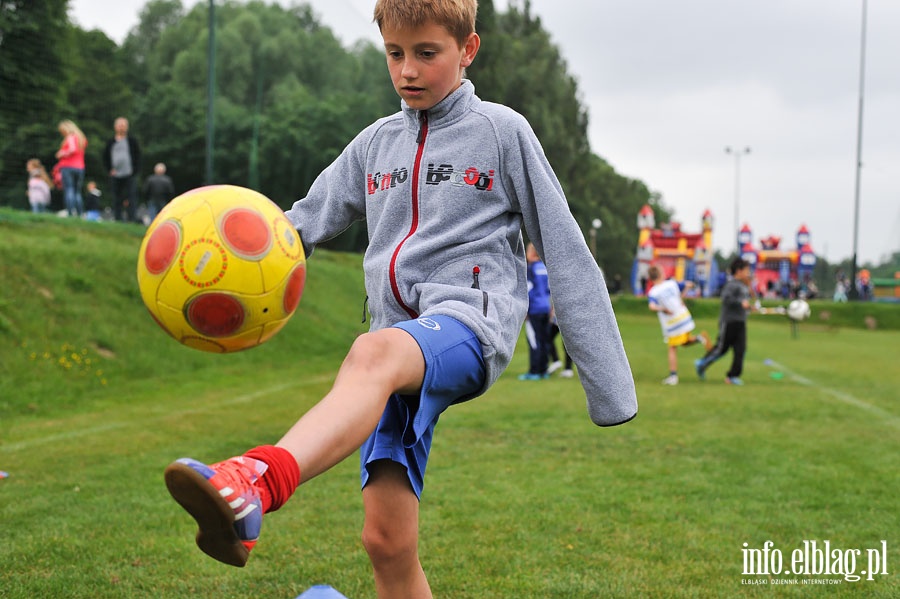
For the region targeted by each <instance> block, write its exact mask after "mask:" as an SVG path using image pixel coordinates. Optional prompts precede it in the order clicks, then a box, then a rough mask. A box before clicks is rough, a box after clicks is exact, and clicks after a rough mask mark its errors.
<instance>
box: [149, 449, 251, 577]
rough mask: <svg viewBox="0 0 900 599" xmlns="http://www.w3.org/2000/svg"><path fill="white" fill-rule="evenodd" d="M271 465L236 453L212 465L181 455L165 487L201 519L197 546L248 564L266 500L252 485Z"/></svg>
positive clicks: (218, 556) (171, 467)
mask: <svg viewBox="0 0 900 599" xmlns="http://www.w3.org/2000/svg"><path fill="white" fill-rule="evenodd" d="M267 468H268V466H266V464H265V463H263V462H260V461H259V460H254V459H252V458H247V457H243V456H242V457H236V458H231V459H230V460H226V461H224V462H219V463H218V464H213V465H211V466H207V465H206V464H203V463H202V462H198V461H197V460H193V459H191V458H181V459H180V460H177V461H175V462H172V463H171V464H169V466H168V467H167V468H166V473H165V477H166V487H167V488H168V489H169V493H170V494H171V495H172V497H173V498H174V499H175V501H177V502H178V503H179V504H180V505H181V507H183V508H184V509H185V510H187V512H188V513H189V514H190V515H191V517H193V518H194V520H196V521H197V526H198V527H199V530H198V531H197V546H198V547H200V549H201V550H202V551H203V552H204V553H205V554H207V555H209V556H210V557H213V558H215V559H217V560H219V561H220V562H223V563H226V564H229V565H232V566H238V567H243V566H244V564H246V563H247V558H249V557H250V550H251V549H253V547H254V545H256V540H257V539H258V538H259V532H260V529H261V528H262V516H263V514H262V503H261V502H260V499H259V493H258V492H257V490H256V488H255V487H254V486H253V483H255V482H256V481H257V480H259V477H260V476H262V475H263V473H264V472H265V471H266V469H267Z"/></svg>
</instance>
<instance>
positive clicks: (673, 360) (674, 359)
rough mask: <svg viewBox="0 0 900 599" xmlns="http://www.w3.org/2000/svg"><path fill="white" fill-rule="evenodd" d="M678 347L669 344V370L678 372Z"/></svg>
mask: <svg viewBox="0 0 900 599" xmlns="http://www.w3.org/2000/svg"><path fill="white" fill-rule="evenodd" d="M677 349H678V348H677V347H675V346H674V345H670V346H669V372H678V354H677V353H676V350H677Z"/></svg>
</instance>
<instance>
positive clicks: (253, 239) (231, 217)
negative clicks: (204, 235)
mask: <svg viewBox="0 0 900 599" xmlns="http://www.w3.org/2000/svg"><path fill="white" fill-rule="evenodd" d="M222 237H223V238H224V239H225V242H226V243H227V244H228V245H229V246H230V247H231V248H232V249H233V250H234V252H235V253H237V254H239V255H241V256H245V257H248V258H254V257H257V256H262V255H264V254H265V253H266V252H268V251H269V248H270V247H271V245H272V231H271V229H269V225H268V223H266V221H265V219H263V217H262V215H261V214H260V213H258V212H256V211H255V210H249V209H247V208H235V209H234V210H231V211H229V212H228V213H226V214H225V216H224V217H222Z"/></svg>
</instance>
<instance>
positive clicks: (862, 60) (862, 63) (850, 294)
mask: <svg viewBox="0 0 900 599" xmlns="http://www.w3.org/2000/svg"><path fill="white" fill-rule="evenodd" d="M866 3H867V0H862V34H861V35H860V49H859V109H858V111H857V119H856V184H855V185H854V190H853V261H852V262H851V263H850V289H849V290H847V299H849V300H851V301H853V300H858V299H859V289H857V287H856V266H857V263H856V255H857V248H858V245H859V188H860V180H861V178H862V133H863V92H864V91H865V87H866V84H865V81H866Z"/></svg>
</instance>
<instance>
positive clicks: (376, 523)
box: [166, 0, 637, 598]
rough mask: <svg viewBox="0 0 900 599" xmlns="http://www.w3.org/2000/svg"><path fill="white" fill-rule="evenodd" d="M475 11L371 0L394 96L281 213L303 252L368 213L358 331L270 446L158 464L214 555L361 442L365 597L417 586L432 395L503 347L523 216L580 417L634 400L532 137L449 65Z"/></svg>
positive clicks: (602, 296) (513, 302)
mask: <svg viewBox="0 0 900 599" xmlns="http://www.w3.org/2000/svg"><path fill="white" fill-rule="evenodd" d="M475 13H476V2H475V0H430V1H423V0H378V2H377V3H376V6H375V21H376V23H377V24H378V27H379V29H380V31H381V34H382V37H383V39H384V48H385V54H386V58H387V64H388V70H389V72H390V75H391V79H392V81H393V84H394V88H395V90H396V91H397V93H398V94H399V95H400V98H401V100H402V101H401V110H400V112H398V113H397V114H394V115H392V116H389V117H385V118H383V119H379V120H378V121H376V122H375V123H373V124H372V125H370V126H369V127H367V128H366V129H365V130H363V131H362V132H361V133H360V134H359V135H358V136H357V137H356V138H355V139H354V140H353V141H351V142H350V144H349V145H348V146H347V147H346V148H345V150H344V151H343V153H342V154H341V155H340V156H339V157H338V158H337V159H336V160H335V161H334V163H332V164H331V165H330V166H329V167H328V168H327V169H325V171H324V172H323V173H322V174H321V175H320V176H319V177H318V178H317V179H316V181H315V182H314V183H313V185H312V186H311V188H310V189H309V193H308V194H307V196H306V197H305V198H303V199H301V200H299V201H298V202H296V203H295V204H294V206H293V207H292V208H291V209H290V210H288V211H287V216H288V217H289V218H290V220H291V222H292V223H293V224H294V225H295V226H296V227H297V229H298V230H299V232H300V235H301V238H302V240H303V243H304V246H305V249H306V251H307V253H308V254H311V253H312V252H313V250H314V248H315V246H316V244H318V243H319V242H322V241H325V240H327V239H330V238H331V237H334V236H335V235H338V234H339V233H340V232H341V231H343V230H344V229H346V228H347V227H348V226H349V225H350V224H351V223H352V222H354V221H356V220H365V221H366V224H367V227H368V236H369V244H368V248H367V250H366V253H365V257H364V260H363V268H364V271H365V281H366V293H367V295H368V306H369V309H370V311H371V317H372V318H371V324H370V327H371V328H370V331H369V332H368V333H365V334H363V335H360V336H359V337H358V338H357V340H356V341H355V342H354V343H353V346H352V347H351V348H350V350H349V353H348V354H347V357H346V358H345V360H344V362H343V364H342V365H341V368H340V370H339V372H338V374H337V377H336V379H335V382H334V385H333V387H332V389H331V390H330V391H329V392H328V393H327V394H326V395H325V397H324V398H323V399H322V400H321V401H320V402H319V403H318V404H317V405H316V406H315V407H313V408H312V409H311V410H309V411H308V412H307V413H306V414H304V415H303V416H302V417H301V418H300V419H299V420H298V421H297V423H296V424H295V425H294V426H293V427H292V428H291V429H290V430H289V431H288V432H287V433H286V434H285V435H284V437H282V438H281V439H280V440H279V441H278V442H277V443H276V444H275V445H264V446H260V447H256V448H253V449H251V450H250V451H248V452H247V453H245V454H244V455H242V456H238V457H236V458H231V459H229V460H226V461H224V462H219V463H215V464H211V465H207V464H205V463H202V462H200V461H197V460H194V459H191V458H183V459H181V460H178V461H176V462H174V463H172V464H171V465H170V466H169V467H168V468H167V469H166V484H167V486H168V489H169V492H170V493H171V494H172V495H173V497H174V498H175V499H176V501H178V502H179V503H180V504H181V505H182V506H183V507H184V508H185V509H186V510H187V511H188V512H189V513H190V514H191V515H192V516H193V517H194V519H195V520H197V523H198V525H199V528H200V531H199V532H198V535H197V544H198V545H199V546H200V548H201V549H202V550H203V551H204V552H206V553H208V554H209V555H211V556H212V557H214V558H216V559H218V560H220V561H223V562H225V563H229V564H233V565H237V566H243V565H244V563H245V562H246V560H247V557H248V555H249V551H250V549H252V548H253V546H254V544H255V543H256V540H257V537H258V535H259V531H260V527H261V523H262V514H263V513H266V512H270V511H274V510H276V509H278V508H279V507H280V506H281V505H282V504H283V503H284V502H286V501H287V499H288V498H289V497H290V496H291V494H292V493H293V492H294V490H295V489H296V488H297V486H298V485H299V484H300V483H301V482H306V481H307V480H309V479H311V478H313V477H315V476H316V475H318V474H321V473H322V472H324V471H326V470H328V469H329V468H331V467H332V466H334V465H335V464H337V463H338V462H340V461H341V460H343V459H344V458H345V457H347V456H349V455H350V454H352V453H353V452H354V451H356V450H357V449H359V450H360V461H361V465H360V471H361V472H360V473H361V480H362V486H363V492H362V493H363V505H364V509H365V523H364V526H363V535H362V536H363V544H364V546H365V548H366V551H367V552H368V554H369V557H370V560H371V562H372V565H373V572H374V577H375V587H376V590H377V595H378V597H381V598H396V597H408V596H416V597H430V596H431V591H430V588H429V585H428V581H427V579H426V578H425V574H424V571H423V569H422V566H421V564H420V562H419V556H418V550H417V544H418V513H419V498H420V495H421V491H422V487H423V481H424V472H425V466H426V463H427V458H428V453H429V451H430V448H431V438H432V433H433V431H434V426H435V423H436V422H437V419H438V417H439V415H440V414H441V413H442V412H443V410H445V409H446V408H447V407H449V406H450V405H452V404H456V403H460V402H463V401H466V400H469V399H472V398H474V397H477V396H479V395H481V394H483V393H484V392H485V391H487V389H488V388H489V387H490V386H491V385H492V384H493V383H494V382H495V381H496V380H497V379H498V378H499V376H500V375H501V374H502V372H503V371H504V369H505V368H506V367H507V365H508V364H509V361H510V359H511V358H512V354H513V351H514V350H515V345H516V341H517V339H518V336H519V332H520V331H521V327H522V323H523V321H524V319H525V315H526V312H527V309H528V291H527V277H526V268H525V247H524V244H523V242H522V233H521V229H522V227H523V226H524V228H525V230H526V232H527V234H528V237H529V239H531V240H532V241H533V243H534V245H535V247H536V248H537V250H538V251H539V252H540V254H541V256H543V258H544V261H545V263H546V266H547V271H548V277H549V283H550V285H551V286H552V288H553V289H555V290H558V293H556V294H555V295H554V304H555V308H556V314H557V317H558V321H559V327H560V329H561V331H562V335H563V336H564V337H565V339H566V343H567V348H568V349H569V352H570V353H571V355H572V357H573V359H574V360H575V363H576V364H577V366H578V368H579V371H580V374H581V384H582V386H583V387H584V390H585V393H586V396H587V406H588V412H589V414H590V417H591V419H592V420H593V421H594V422H595V423H596V424H598V425H601V426H612V425H616V424H622V423H624V422H627V421H628V420H630V419H632V418H633V417H634V416H635V414H636V413H637V400H636V395H635V388H634V381H633V378H632V375H631V370H630V367H629V364H628V360H627V357H626V355H625V351H624V347H623V345H622V340H621V337H620V335H619V331H618V327H617V324H616V320H615V315H614V314H613V311H612V306H611V303H610V301H609V296H608V295H607V292H606V285H605V284H604V282H603V278H602V276H601V274H600V270H599V268H598V267H597V264H596V262H595V260H594V259H593V257H592V256H591V253H590V251H589V250H588V248H587V245H586V244H585V242H584V237H583V235H582V233H581V231H580V229H579V228H578V224H577V223H576V222H575V219H574V218H573V217H572V215H571V213H570V212H569V209H568V205H567V203H566V198H565V196H564V195H563V192H562V188H561V187H560V184H559V182H558V180H557V179H556V176H555V175H554V173H553V170H552V169H551V167H550V165H549V163H548V162H547V159H546V157H545V156H544V153H543V151H542V149H541V147H540V144H539V142H538V140H537V138H536V137H535V135H534V133H533V131H532V130H531V128H530V127H529V125H528V123H527V122H526V120H525V119H524V118H523V117H522V116H521V115H519V114H517V113H515V112H513V111H512V110H510V109H509V108H506V107H504V106H501V105H497V104H492V103H488V102H483V101H481V100H480V99H479V98H478V97H477V96H476V95H475V90H474V87H473V86H472V84H471V83H470V82H469V81H467V80H465V79H463V74H464V70H465V68H466V67H467V66H469V65H470V64H471V63H472V61H473V59H474V58H475V55H476V53H477V52H478V49H479V45H480V38H479V37H478V34H477V33H475ZM301 473H302V479H301Z"/></svg>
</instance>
